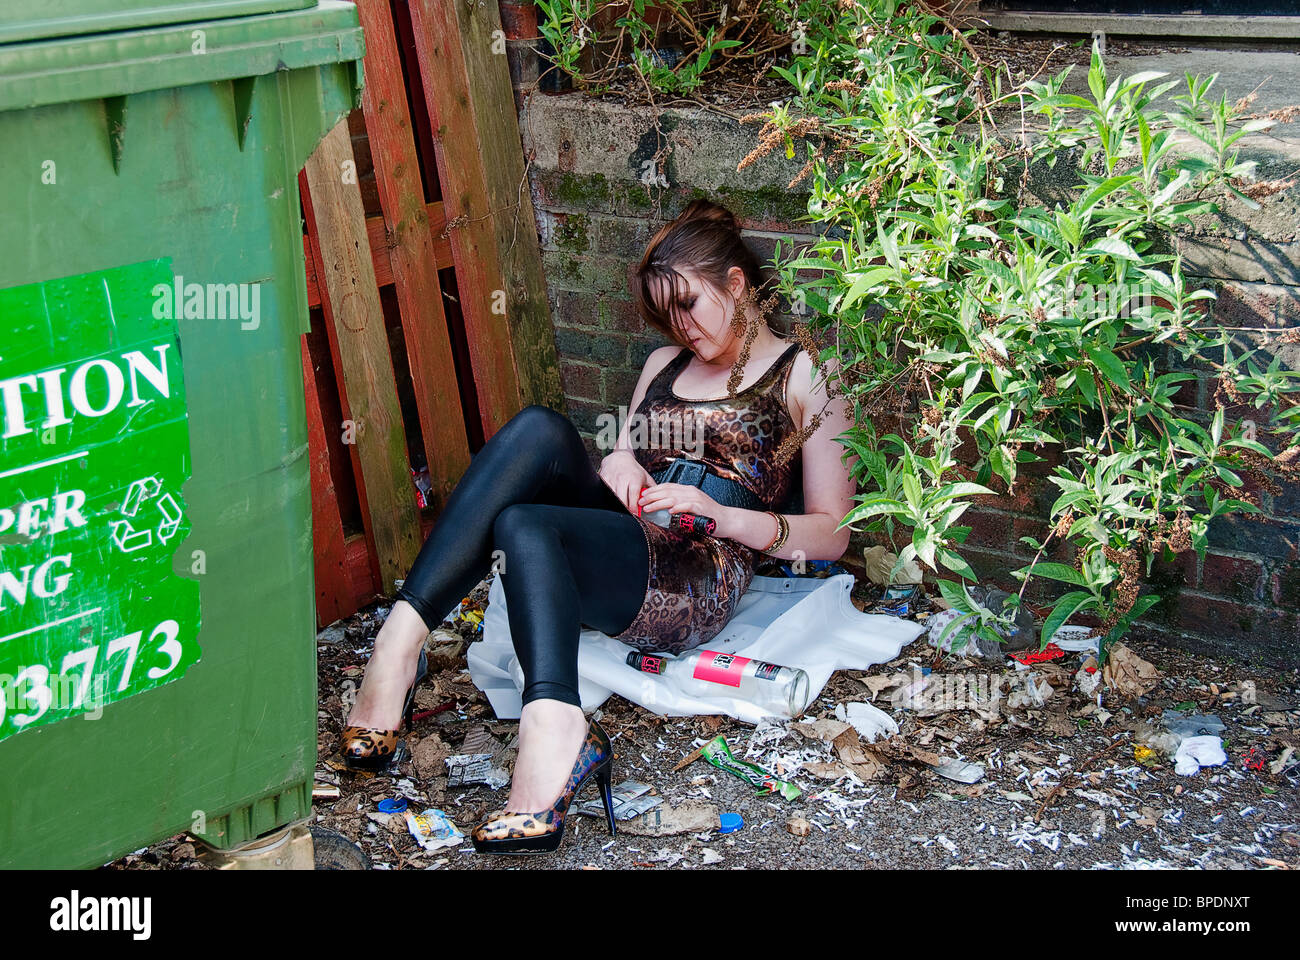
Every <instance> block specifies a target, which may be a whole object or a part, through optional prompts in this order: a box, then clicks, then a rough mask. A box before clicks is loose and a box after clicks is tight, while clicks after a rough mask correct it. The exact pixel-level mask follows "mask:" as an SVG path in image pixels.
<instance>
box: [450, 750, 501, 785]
mask: <svg viewBox="0 0 1300 960" xmlns="http://www.w3.org/2000/svg"><path fill="white" fill-rule="evenodd" d="M446 762H447V786H448V787H467V786H471V785H473V784H477V783H482V784H486V785H487V786H488V787H490V788H491V789H493V790H499V789H501V788H502V787H504V786H505V785H506V784H507V783H509V782H510V774H508V773H506V771H504V770H501V769H499V768H497V767H494V766H492V754H490V753H458V754H456V755H455V756H454V757H448V758H447V761H446Z"/></svg>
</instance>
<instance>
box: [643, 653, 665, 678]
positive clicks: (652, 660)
mask: <svg viewBox="0 0 1300 960" xmlns="http://www.w3.org/2000/svg"><path fill="white" fill-rule="evenodd" d="M640 670H641V672H642V673H663V672H664V658H663V657H652V656H650V655H649V654H646V655H645V656H643V657H642V658H641V667H640Z"/></svg>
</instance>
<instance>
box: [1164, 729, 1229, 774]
mask: <svg viewBox="0 0 1300 960" xmlns="http://www.w3.org/2000/svg"><path fill="white" fill-rule="evenodd" d="M1227 762H1228V756H1227V754H1225V753H1224V752H1223V741H1222V740H1220V739H1219V738H1218V737H1188V738H1187V739H1186V740H1184V741H1183V742H1182V743H1180V744H1179V745H1178V752H1177V753H1175V754H1174V773H1177V774H1179V775H1180V776H1184V777H1189V776H1191V775H1192V774H1193V773H1195V772H1196V771H1197V770H1199V769H1201V767H1217V766H1219V765H1220V764H1224V763H1227Z"/></svg>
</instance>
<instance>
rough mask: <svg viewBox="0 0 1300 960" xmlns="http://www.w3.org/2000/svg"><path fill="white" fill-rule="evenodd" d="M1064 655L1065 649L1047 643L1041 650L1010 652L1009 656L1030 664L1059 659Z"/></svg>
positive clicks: (1018, 661)
mask: <svg viewBox="0 0 1300 960" xmlns="http://www.w3.org/2000/svg"><path fill="white" fill-rule="evenodd" d="M1063 656H1065V651H1064V650H1062V649H1061V648H1060V647H1058V646H1057V645H1056V644H1054V643H1049V644H1048V645H1047V646H1045V647H1044V648H1043V649H1042V650H1031V651H1027V652H1024V653H1012V654H1010V657H1011V659H1012V660H1015V661H1016V662H1017V663H1023V664H1024V665H1025V666H1030V665H1032V664H1035V663H1044V662H1046V661H1048V660H1059V659H1061V657H1063Z"/></svg>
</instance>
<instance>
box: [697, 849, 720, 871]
mask: <svg viewBox="0 0 1300 960" xmlns="http://www.w3.org/2000/svg"><path fill="white" fill-rule="evenodd" d="M700 855H701V860H700V862H701V863H702V864H703V865H704V866H706V867H707V866H709V864H712V863H721V862H722V854H720V853H718V851H716V850H714V849H713V848H711V847H705V848H704V849H703V850H702V851H700Z"/></svg>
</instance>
